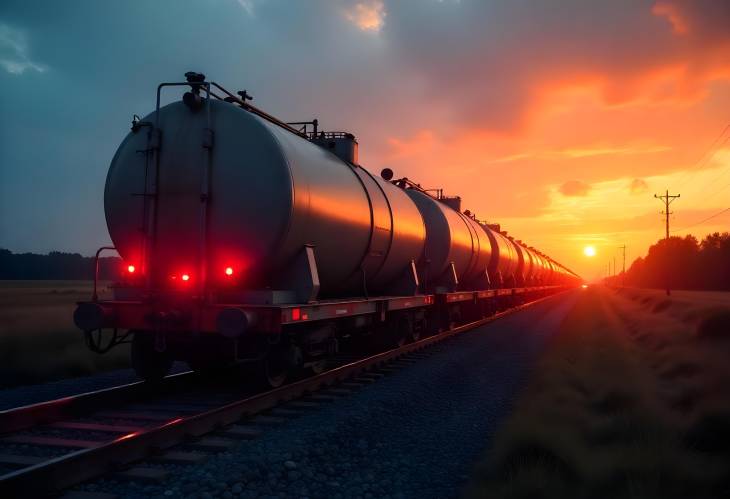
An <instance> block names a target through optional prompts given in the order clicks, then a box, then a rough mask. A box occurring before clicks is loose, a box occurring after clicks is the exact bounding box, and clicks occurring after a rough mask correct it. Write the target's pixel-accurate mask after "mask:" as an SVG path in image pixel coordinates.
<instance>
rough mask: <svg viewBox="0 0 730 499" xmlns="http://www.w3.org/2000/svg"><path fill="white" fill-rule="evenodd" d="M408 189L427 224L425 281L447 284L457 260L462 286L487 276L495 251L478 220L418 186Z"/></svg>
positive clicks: (422, 261)
mask: <svg viewBox="0 0 730 499" xmlns="http://www.w3.org/2000/svg"><path fill="white" fill-rule="evenodd" d="M405 192H406V193H407V194H408V196H410V198H411V199H412V200H413V202H414V203H415V205H416V206H417V207H418V210H419V211H420V212H421V216H422V217H423V221H424V223H425V225H426V244H425V247H424V252H423V255H422V257H421V259H420V260H419V264H418V269H419V275H420V277H421V280H422V281H424V282H425V283H426V285H427V287H428V286H436V287H438V286H447V285H448V284H447V283H448V281H449V272H450V271H451V262H453V263H454V268H455V270H456V276H457V278H458V280H459V287H460V288H461V289H469V288H470V285H472V284H474V281H476V280H477V279H478V278H479V277H481V276H484V275H486V270H487V267H488V265H489V261H490V259H491V251H492V248H491V245H490V243H489V239H488V238H487V235H486V234H485V233H484V231H483V230H482V229H481V227H480V226H479V224H478V223H477V222H475V221H474V220H472V219H471V218H469V217H467V216H466V215H464V214H462V213H459V212H458V211H456V210H454V209H452V208H450V207H449V206H447V205H446V204H444V203H442V202H440V201H438V200H436V199H434V198H433V197H431V196H429V195H428V194H426V193H423V192H421V191H419V190H416V189H408V190H406V191H405ZM485 282H486V279H485Z"/></svg>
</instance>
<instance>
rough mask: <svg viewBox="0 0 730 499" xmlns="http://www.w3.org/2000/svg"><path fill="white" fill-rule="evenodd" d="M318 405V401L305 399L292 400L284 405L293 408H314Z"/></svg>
mask: <svg viewBox="0 0 730 499" xmlns="http://www.w3.org/2000/svg"><path fill="white" fill-rule="evenodd" d="M319 406H320V404H319V403H318V402H308V401H306V400H292V401H291V402H288V403H287V404H286V405H285V406H284V407H293V408H295V409H316V408H318V407H319Z"/></svg>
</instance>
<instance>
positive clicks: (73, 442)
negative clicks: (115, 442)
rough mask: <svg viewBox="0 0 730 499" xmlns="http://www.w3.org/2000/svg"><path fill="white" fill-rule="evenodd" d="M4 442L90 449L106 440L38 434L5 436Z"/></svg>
mask: <svg viewBox="0 0 730 499" xmlns="http://www.w3.org/2000/svg"><path fill="white" fill-rule="evenodd" d="M0 441H2V442H7V443H12V444H27V445H41V446H46V447H76V448H81V449H90V448H91V447H98V446H99V445H101V444H103V443H104V442H94V441H92V440H77V439H73V438H58V437H42V436H36V435H14V436H10V437H5V438H3V439H2V440H0Z"/></svg>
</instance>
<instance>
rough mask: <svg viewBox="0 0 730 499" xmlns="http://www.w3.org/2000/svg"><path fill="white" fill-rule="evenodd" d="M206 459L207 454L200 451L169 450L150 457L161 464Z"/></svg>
mask: <svg viewBox="0 0 730 499" xmlns="http://www.w3.org/2000/svg"><path fill="white" fill-rule="evenodd" d="M206 459H208V454H204V453H202V452H183V451H170V452H165V453H164V454H161V455H159V456H154V457H152V458H151V460H152V461H154V462H156V463H163V464H200V463H202V462H204V461H205V460H206Z"/></svg>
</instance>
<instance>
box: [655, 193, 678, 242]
mask: <svg viewBox="0 0 730 499" xmlns="http://www.w3.org/2000/svg"><path fill="white" fill-rule="evenodd" d="M680 196H681V194H675V195H673V196H670V195H669V189H667V191H666V193H665V194H664V195H663V196H657V195H656V194H654V197H655V198H657V199H661V200H662V201H663V202H664V211H663V212H662V214H663V215H664V216H665V217H666V236H665V239H669V215H671V214H672V212H671V211H669V205H670V204H672V202H673V201H674V200H675V199H677V198H678V197H680Z"/></svg>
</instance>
